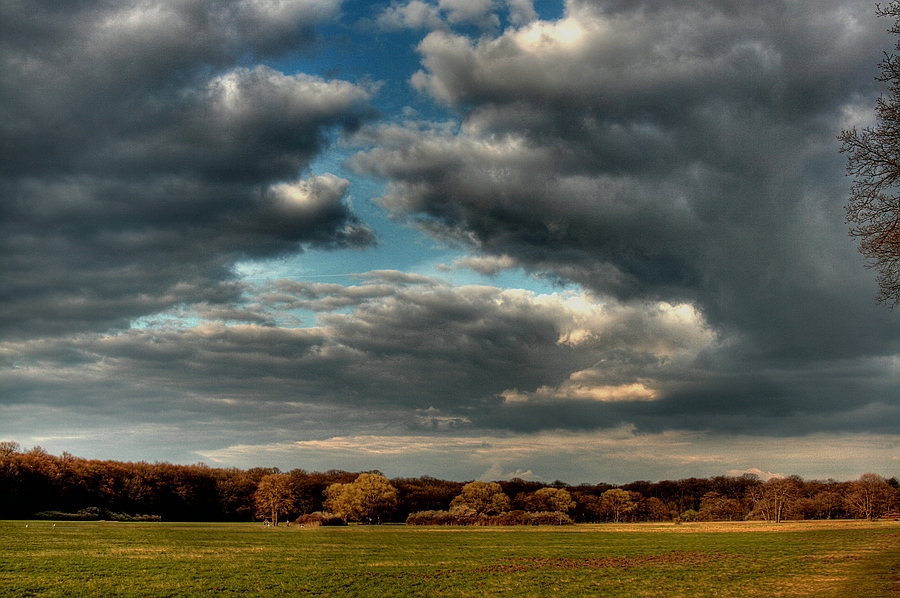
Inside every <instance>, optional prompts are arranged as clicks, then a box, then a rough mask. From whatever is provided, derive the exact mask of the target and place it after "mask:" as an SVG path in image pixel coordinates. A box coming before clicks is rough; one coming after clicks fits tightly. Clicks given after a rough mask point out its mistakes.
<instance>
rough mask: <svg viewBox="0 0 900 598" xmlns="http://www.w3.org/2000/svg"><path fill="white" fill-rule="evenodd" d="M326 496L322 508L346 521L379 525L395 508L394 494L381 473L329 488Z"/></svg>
mask: <svg viewBox="0 0 900 598" xmlns="http://www.w3.org/2000/svg"><path fill="white" fill-rule="evenodd" d="M325 496H326V500H325V508H327V509H328V510H329V511H331V512H332V513H334V514H335V515H337V516H339V517H340V518H342V519H344V520H345V521H363V520H367V521H369V522H370V523H371V522H373V520H374V522H375V523H381V520H382V518H383V517H384V516H385V515H387V514H388V513H389V512H390V511H392V510H393V509H394V508H395V507H396V506H397V490H396V489H395V488H394V486H393V485H391V483H390V482H389V481H388V479H387V478H386V477H384V476H383V475H381V474H380V473H362V474H360V475H359V477H357V478H356V480H355V481H353V482H351V483H349V484H341V483H336V484H332V485H331V486H329V487H328V488H327V489H326V490H325Z"/></svg>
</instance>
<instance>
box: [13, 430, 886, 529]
mask: <svg viewBox="0 0 900 598" xmlns="http://www.w3.org/2000/svg"><path fill="white" fill-rule="evenodd" d="M898 487H900V484H898V480H897V478H896V477H894V478H890V479H886V478H884V477H882V476H880V475H877V474H873V473H868V474H864V475H862V476H861V477H860V478H859V479H857V480H852V481H835V480H824V481H823V480H803V479H802V478H800V477H797V476H792V477H787V478H772V479H770V480H767V481H762V480H760V479H759V478H757V477H756V476H753V475H743V476H740V477H730V476H716V477H712V478H687V479H681V480H664V481H658V482H649V481H636V482H632V483H630V484H624V485H618V486H617V485H613V484H602V483H601V484H580V485H576V486H573V485H568V484H565V483H563V482H559V481H557V482H553V483H552V484H544V483H540V482H534V481H526V480H522V479H517V478H514V479H511V480H500V481H496V482H482V481H472V482H468V483H465V482H455V481H448V480H441V479H437V478H432V477H428V476H423V477H417V478H394V479H390V480H389V479H387V478H386V477H384V476H383V475H381V474H380V473H379V472H374V471H373V472H362V473H359V472H357V473H351V472H347V471H337V470H331V471H326V472H309V471H306V470H303V469H293V470H291V471H286V472H285V471H280V470H279V469H277V468H262V467H259V468H252V469H248V470H242V469H236V468H214V467H209V466H207V465H204V464H196V465H173V464H170V463H159V462H157V463H146V462H138V463H131V462H121V461H101V460H91V459H83V458H79V457H75V456H73V455H71V454H68V453H63V454H62V455H60V456H55V455H51V454H49V453H47V452H46V451H44V450H43V449H41V448H40V447H35V448H32V449H30V450H22V449H21V447H20V446H19V445H18V444H17V443H14V442H2V443H0V519H32V518H47V519H110V520H123V521H128V520H132V521H133V520H149V521H156V520H162V521H260V522H262V521H265V522H266V523H267V524H268V523H269V522H271V524H273V525H276V524H278V522H279V521H280V522H282V523H284V522H294V523H301V524H302V523H303V522H306V523H308V524H316V525H318V524H326V525H327V524H344V523H346V522H349V521H358V522H364V523H403V522H405V523H408V524H432V525H433V524H437V525H441V524H444V525H466V524H469V525H514V524H530V525H535V524H571V523H599V522H631V521H675V522H684V521H714V520H726V521H727V520H731V521H736V520H746V519H765V520H769V521H780V520H783V519H792V520H793V519H846V518H856V519H877V518H882V517H890V518H897V517H900V513H898V511H900V489H898Z"/></svg>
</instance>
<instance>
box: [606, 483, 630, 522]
mask: <svg viewBox="0 0 900 598" xmlns="http://www.w3.org/2000/svg"><path fill="white" fill-rule="evenodd" d="M636 507H637V502H635V500H634V498H632V495H631V493H630V492H628V491H627V490H622V489H621V488H613V489H612V490H607V491H606V492H604V493H603V494H601V495H600V508H601V509H602V510H603V511H604V512H605V513H606V518H607V520H609V519H612V520H613V522H614V523H618V522H619V521H621V520H622V519H623V518H624V517H625V515H627V514H628V513H631V512H632V511H633V510H634V509H635V508H636Z"/></svg>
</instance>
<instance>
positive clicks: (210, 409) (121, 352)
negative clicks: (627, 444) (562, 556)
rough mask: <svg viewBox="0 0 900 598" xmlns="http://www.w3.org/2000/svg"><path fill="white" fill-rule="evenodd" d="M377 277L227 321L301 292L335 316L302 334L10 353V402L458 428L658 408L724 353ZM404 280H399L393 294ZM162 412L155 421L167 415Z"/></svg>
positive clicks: (626, 312) (179, 331) (301, 303)
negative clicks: (624, 406)
mask: <svg viewBox="0 0 900 598" xmlns="http://www.w3.org/2000/svg"><path fill="white" fill-rule="evenodd" d="M368 278H369V280H367V281H366V282H364V283H362V284H360V285H359V286H352V287H342V286H340V285H317V284H312V285H305V284H302V283H297V282H293V281H282V282H280V283H279V284H278V285H277V288H275V289H267V290H266V291H265V292H264V293H263V294H262V295H261V296H260V298H261V301H260V302H259V303H258V304H257V306H258V307H257V309H256V310H255V311H254V310H249V309H248V310H246V311H244V312H241V311H239V310H232V311H225V310H222V311H221V312H220V313H219V314H218V315H219V316H220V317H222V318H223V319H225V320H237V319H239V318H243V319H245V320H248V321H251V322H253V321H260V320H262V319H263V316H264V314H266V313H267V312H268V310H269V309H270V308H271V309H275V311H280V310H283V309H285V308H284V305H285V304H287V303H288V302H289V300H290V298H291V297H293V298H294V299H295V301H296V304H295V305H291V306H290V308H297V307H299V308H307V309H308V308H316V309H319V310H326V309H330V310H333V311H328V312H327V313H323V314H321V315H320V316H319V320H318V324H317V325H315V326H307V327H305V328H295V329H288V328H279V327H277V326H271V325H265V324H266V322H265V321H263V325H260V324H255V323H254V324H232V325H228V326H226V325H225V324H223V323H216V322H208V323H204V324H199V325H188V324H186V323H179V322H178V321H175V320H173V321H170V322H169V324H168V325H166V324H165V323H164V322H162V323H158V324H156V325H154V326H153V327H150V328H145V329H131V330H129V331H126V332H122V333H119V334H117V335H114V336H110V335H102V334H94V335H80V336H77V337H74V336H73V337H67V338H64V339H57V340H40V341H21V342H17V343H12V342H8V343H5V344H3V345H2V350H3V352H2V353H0V357H2V363H0V365H2V366H3V367H2V369H0V391H2V392H0V395H2V396H5V397H8V398H7V399H6V403H7V404H13V403H16V402H18V401H20V400H22V397H28V398H29V400H30V401H32V402H34V403H39V404H44V405H50V406H54V407H61V406H63V405H65V404H67V403H68V402H70V401H72V400H74V399H73V397H78V398H77V402H78V403H79V404H85V405H92V404H93V405H96V406H99V405H102V404H103V403H104V402H105V398H104V397H108V396H110V395H111V394H114V395H115V396H116V397H117V403H118V405H119V407H120V408H124V407H125V406H126V405H128V404H129V403H131V402H133V403H134V409H136V410H138V411H142V412H144V411H148V412H149V411H152V410H151V409H150V408H149V407H148V406H147V405H146V404H147V403H148V402H149V404H150V405H157V404H158V401H161V400H162V401H166V402H169V401H171V402H173V404H175V405H178V408H179V409H180V410H182V411H195V412H196V413H197V414H199V413H204V414H206V415H208V416H212V415H214V414H217V413H220V412H222V411H225V412H230V411H233V410H234V409H235V407H234V405H235V404H243V405H256V408H257V409H263V410H265V411H269V410H270V409H274V410H275V411H277V412H279V413H290V412H292V411H296V412H298V413H299V412H304V411H306V410H309V409H314V408H315V406H316V405H319V406H331V407H343V408H346V409H348V410H349V411H353V412H359V411H365V410H367V409H375V410H377V411H380V412H381V413H382V414H385V413H390V414H392V415H391V417H392V418H393V421H394V422H395V423H397V422H399V421H405V423H406V424H407V425H410V426H413V427H417V426H419V425H420V424H419V423H418V422H419V420H421V419H422V416H421V414H422V413H427V414H428V418H427V419H428V421H432V420H434V421H455V422H457V424H460V425H461V423H463V422H470V421H473V420H476V419H477V420H484V421H486V420H487V419H488V417H489V416H491V415H490V414H493V413H494V412H495V410H496V409H497V408H498V406H502V405H503V404H506V403H511V402H522V401H524V402H525V403H527V404H533V405H537V406H538V409H540V405H541V404H543V403H547V404H554V403H556V404H562V403H565V402H566V401H570V400H571V399H572V398H573V397H575V398H577V399H578V401H580V402H582V403H590V402H597V401H600V402H604V401H621V400H631V399H633V398H635V397H636V398H637V399H639V400H646V399H652V398H653V397H654V396H655V391H654V390H653V388H656V387H665V386H666V385H668V384H671V383H672V381H673V380H677V370H678V369H679V368H680V367H682V366H683V364H685V363H687V362H690V361H691V360H693V358H694V357H695V356H696V354H697V353H698V352H699V351H701V350H703V348H704V347H706V346H708V345H709V344H710V343H712V342H714V339H713V337H712V336H711V335H710V333H709V331H708V330H707V329H706V328H705V326H704V324H703V322H702V321H701V320H699V319H698V318H697V317H696V314H695V313H693V312H692V311H691V310H689V308H685V307H680V308H676V307H672V306H665V305H645V306H622V305H613V304H610V305H603V304H597V303H594V302H592V301H591V300H590V298H588V297H586V296H583V295H565V296H537V295H534V294H533V293H529V292H525V291H511V290H502V289H498V288H495V287H483V286H470V287H459V288H454V287H451V286H448V285H446V284H442V283H439V282H437V281H434V280H428V281H426V282H422V281H418V282H416V281H415V280H416V279H415V277H403V276H402V275H401V274H400V273H391V272H380V273H373V275H372V276H370V277H368ZM397 278H403V279H404V281H405V282H404V283H403V284H401V285H398V286H393V287H389V286H387V285H386V284H385V280H395V279H397ZM349 306H352V307H353V309H352V310H350V311H347V307H349ZM184 315H185V316H186V317H189V316H190V314H184ZM201 315H203V316H204V317H206V318H212V317H214V316H215V315H216V314H215V313H214V311H213V310H211V309H203V310H202V311H201ZM679 364H681V365H679ZM573 372H575V373H574V374H573ZM636 379H637V380H641V381H642V382H643V383H644V384H646V385H647V387H646V388H645V387H644V386H641V385H635V383H634V381H635V380H636ZM62 384H65V385H67V386H68V390H67V391H66V392H65V393H63V394H61V395H60V396H59V397H58V398H57V397H56V395H55V393H54V392H51V391H50V390H48V389H52V388H56V387H57V385H62ZM32 385H33V388H34V391H32V390H30V388H31V387H32ZM651 387H652V388H651ZM116 389H118V390H116ZM148 389H153V391H152V392H148ZM535 389H537V390H535ZM36 393H38V394H36ZM40 393H43V394H40ZM91 397H95V398H91ZM226 399H227V401H225V400H226ZM222 401H225V402H222ZM270 406H273V407H270ZM163 411H164V412H162V413H160V414H159V415H158V416H157V417H158V418H162V419H165V418H166V417H168V416H167V414H166V413H165V411H166V410H163ZM398 412H399V413H400V414H401V415H400V416H398V415H397V413H398ZM154 419H156V418H154ZM511 425H512V422H499V421H494V422H493V423H492V427H509V426H511ZM594 425H595V426H596V425H600V426H601V427H605V424H603V423H600V422H595V423H594ZM513 427H515V426H513Z"/></svg>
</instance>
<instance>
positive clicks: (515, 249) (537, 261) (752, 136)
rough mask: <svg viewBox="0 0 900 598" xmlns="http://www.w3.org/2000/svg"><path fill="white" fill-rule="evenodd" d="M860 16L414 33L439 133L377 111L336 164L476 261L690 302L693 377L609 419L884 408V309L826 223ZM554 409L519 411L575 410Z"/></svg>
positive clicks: (608, 9)
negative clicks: (372, 183)
mask: <svg viewBox="0 0 900 598" xmlns="http://www.w3.org/2000/svg"><path fill="white" fill-rule="evenodd" d="M870 14H871V9H870V7H869V6H868V5H867V4H865V3H852V2H831V3H824V4H820V5H817V7H816V10H815V11H814V12H813V13H811V12H810V11H809V10H808V9H807V7H804V6H802V5H801V4H799V3H790V2H750V3H746V2H740V3H727V2H726V3H722V2H622V3H616V2H583V1H580V0H573V1H571V2H568V3H567V5H566V13H565V16H564V17H563V18H562V19H560V20H558V21H551V22H548V21H537V22H534V23H532V24H530V25H528V26H525V27H522V28H518V29H510V30H507V31H506V32H504V33H503V34H501V35H498V36H496V37H492V38H483V37H482V38H479V39H477V40H475V39H470V38H468V37H465V36H461V35H457V34H453V33H449V32H446V31H436V32H432V33H430V34H428V35H427V36H426V37H425V38H424V39H423V40H422V42H421V43H420V44H419V47H418V51H419V53H420V55H421V57H422V65H423V69H422V70H420V71H419V72H417V73H415V74H414V75H413V76H412V78H411V82H412V84H413V85H414V86H415V87H416V88H417V89H419V90H420V91H422V92H423V93H427V94H429V95H430V96H432V97H433V98H434V99H435V100H437V101H440V102H443V103H445V104H447V105H449V106H451V107H453V108H454V109H456V110H457V111H458V112H459V114H460V120H459V123H458V126H456V127H454V126H449V127H448V126H447V124H444V123H441V124H433V125H429V124H426V123H421V122H418V123H410V122H405V123H404V122H398V123H396V124H390V125H382V126H380V127H379V128H376V129H373V130H371V131H369V132H368V135H369V137H368V138H365V139H364V140H363V142H367V143H370V144H372V145H373V147H372V149H369V150H367V151H365V152H363V153H361V154H360V155H359V156H358V157H357V162H356V164H357V167H358V168H360V169H361V170H363V171H365V172H372V173H376V174H378V175H380V176H383V177H386V178H387V179H388V180H389V181H390V187H389V189H388V192H387V193H386V194H385V195H384V196H383V197H382V199H381V202H382V204H383V205H384V206H385V207H386V208H387V209H388V210H390V211H391V213H392V214H393V215H394V217H395V218H397V219H401V220H404V221H407V222H411V223H413V224H415V225H417V226H419V227H420V228H421V229H422V230H424V231H428V232H429V233H430V234H432V235H433V236H435V237H437V238H451V239H456V240H457V241H458V242H460V243H463V244H465V245H467V246H469V247H470V248H471V249H472V250H473V251H476V252H478V253H479V254H480V255H482V256H484V259H494V260H497V259H505V260H512V262H513V263H514V265H517V266H522V267H524V268H526V269H528V270H530V271H532V272H535V273H540V274H543V275H547V276H551V277H557V278H558V279H560V280H564V281H574V282H578V283H580V284H582V285H584V287H585V288H588V289H591V290H592V291H594V292H595V293H597V294H598V295H600V296H605V297H609V298H611V299H614V300H617V301H622V302H624V303H626V304H628V303H630V302H634V301H656V300H662V301H668V302H672V303H680V302H684V303H687V304H690V305H692V306H694V307H695V308H696V309H697V310H698V312H699V313H701V314H702V315H703V317H704V318H705V319H706V321H707V322H708V323H709V325H710V326H711V327H712V328H713V329H714V330H715V331H716V332H717V334H719V335H720V339H721V342H720V345H719V347H718V349H717V351H716V354H715V355H710V356H705V357H704V361H702V362H697V363H695V364H694V367H697V368H699V369H700V370H701V371H702V372H703V375H700V376H697V377H696V378H695V379H694V380H693V381H692V382H691V383H689V384H686V385H685V387H684V388H682V389H679V390H678V391H675V392H672V393H671V394H667V393H664V394H663V396H660V397H659V398H660V399H663V400H661V401H658V402H655V403H653V404H643V403H641V404H636V405H635V406H633V407H629V408H628V409H625V410H623V411H621V412H620V413H619V414H617V415H615V416H613V419H614V420H615V419H621V420H623V421H642V422H647V423H648V425H651V424H650V423H649V421H648V418H649V419H653V417H654V414H658V415H659V416H660V419H659V421H660V423H658V424H656V425H652V427H654V428H656V427H665V426H667V425H678V426H682V425H685V420H687V419H692V420H693V421H694V422H697V424H696V425H699V426H701V427H707V428H720V427H726V428H729V427H732V426H736V427H739V428H747V429H752V428H755V429H757V430H766V429H769V430H774V429H781V428H782V425H781V424H780V423H777V422H778V419H779V418H780V417H782V416H788V415H800V414H810V413H817V414H819V415H822V414H823V413H828V412H832V411H833V412H834V413H837V412H844V411H845V410H847V409H849V408H862V407H863V406H864V405H866V404H870V403H871V404H879V403H880V404H889V405H891V407H890V409H889V411H890V412H891V413H894V412H896V409H897V404H896V398H895V394H896V385H895V384H896V372H895V370H896V365H895V357H893V356H895V355H896V354H897V351H898V345H897V338H898V327H897V320H896V318H895V317H893V315H892V314H889V313H887V312H885V311H884V310H881V309H878V308H876V306H875V304H874V301H873V298H874V296H875V293H876V290H875V288H874V285H873V283H872V281H871V280H870V279H871V276H870V275H869V274H868V273H867V272H866V271H865V270H864V269H863V268H862V267H861V259H860V257H859V256H858V255H857V254H856V253H855V251H854V248H853V245H852V241H851V240H850V239H849V238H848V237H847V233H846V228H845V227H844V226H843V222H842V219H841V215H842V204H843V202H844V201H845V198H846V192H847V181H845V180H844V177H843V170H842V165H841V157H840V156H839V155H838V154H837V151H836V145H835V136H836V135H837V133H838V132H839V131H840V129H841V127H842V126H849V123H848V119H849V118H852V117H853V115H855V114H856V113H857V112H858V106H857V103H858V102H859V101H860V98H870V97H871V95H872V89H873V75H874V70H873V69H874V64H873V62H872V54H871V50H870V49H871V48H878V47H885V45H886V44H885V37H884V35H883V30H884V27H880V26H879V25H881V24H880V23H874V22H873V21H874V19H872V18H871V17H870ZM869 369H874V370H882V371H883V373H884V375H886V376H888V377H893V379H894V384H889V385H888V386H887V387H886V388H884V389H882V390H881V391H878V390H877V389H875V388H872V389H868V390H867V391H866V392H865V393H859V394H857V392H856V391H853V390H850V387H853V386H854V384H856V383H857V382H859V381H860V378H862V379H864V378H865V374H863V373H860V374H859V375H858V376H859V377H856V376H855V375H853V374H848V372H855V371H860V372H864V371H867V370H869ZM836 372H842V374H836ZM892 372H893V373H892ZM846 375H853V376H854V382H852V383H851V382H849V381H847V383H846V384H843V383H841V382H840V381H835V380H834V378H835V377H838V378H840V379H841V380H845V381H846V379H845V378H844V377H843V376H846ZM875 377H876V378H878V377H879V376H877V375H876V376H875ZM876 386H877V385H876ZM860 395H862V396H860ZM863 396H864V397H865V398H863ZM548 411H553V410H548ZM555 413H556V415H555V416H554V415H550V414H542V415H540V416H536V415H535V414H533V413H529V414H527V415H524V416H523V417H522V421H523V425H525V426H527V425H529V424H525V423H524V422H526V421H527V422H541V423H540V424H538V425H540V426H554V425H559V426H561V427H567V426H569V425H571V424H570V423H569V422H573V421H584V415H583V414H582V413H580V412H575V413H572V414H570V415H568V416H566V415H565V414H564V412H559V411H557V412H555ZM717 414H719V415H721V416H722V417H718V415H717ZM754 414H756V415H754ZM762 414H767V415H766V416H763V415H762ZM813 419H815V418H813ZM664 421H665V422H668V423H662V422H664ZM676 421H677V422H678V424H675V422H676ZM810 421H812V420H810ZM738 422H740V423H738ZM793 425H797V424H796V423H795V424H793ZM822 425H824V424H822ZM852 425H857V424H852ZM858 425H861V426H863V427H865V426H873V425H874V426H875V427H878V424H877V418H876V419H873V420H869V424H858ZM799 427H805V426H799Z"/></svg>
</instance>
